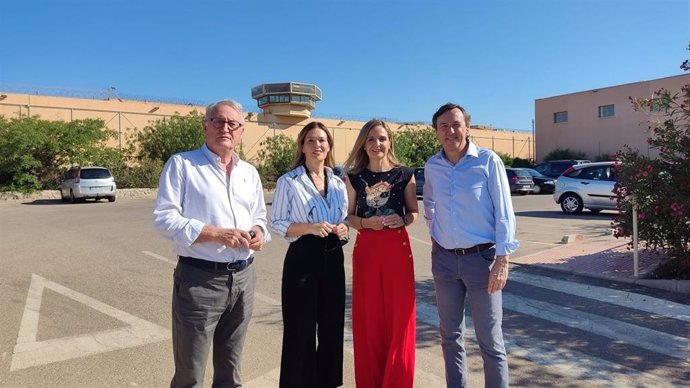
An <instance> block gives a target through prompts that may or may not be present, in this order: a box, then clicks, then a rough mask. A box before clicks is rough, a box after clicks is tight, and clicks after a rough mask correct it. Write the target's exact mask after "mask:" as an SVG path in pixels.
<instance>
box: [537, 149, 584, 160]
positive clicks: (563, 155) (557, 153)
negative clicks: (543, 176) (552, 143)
mask: <svg viewBox="0 0 690 388" xmlns="http://www.w3.org/2000/svg"><path fill="white" fill-rule="evenodd" d="M562 159H587V155H586V154H585V153H584V152H582V151H574V150H571V149H570V148H565V149H563V148H556V149H554V150H553V151H551V152H549V153H548V154H546V156H544V161H545V162H546V161H548V160H562Z"/></svg>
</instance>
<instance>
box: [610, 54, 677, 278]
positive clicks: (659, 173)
mask: <svg viewBox="0 0 690 388" xmlns="http://www.w3.org/2000/svg"><path fill="white" fill-rule="evenodd" d="M688 49H689V50H690V47H688ZM683 66H685V68H684V70H686V71H687V70H689V69H690V66H689V65H688V61H686V62H684V64H683V65H682V66H681V67H683ZM632 103H633V107H634V108H635V109H636V110H643V111H644V110H651V109H654V110H656V111H657V113H658V111H659V108H660V107H661V108H662V109H663V111H665V115H664V116H663V118H662V119H661V120H658V121H651V122H650V126H649V129H650V133H651V136H650V137H649V139H648V143H649V144H650V146H651V147H652V148H655V149H658V150H659V157H658V158H656V159H650V158H648V157H647V156H645V155H643V154H640V153H639V152H638V151H637V150H633V149H631V148H630V147H628V146H625V148H624V150H621V151H619V152H618V153H617V159H618V161H620V162H621V163H620V165H619V166H618V168H617V170H618V174H617V182H616V186H615V189H614V192H615V194H616V197H617V203H618V208H619V210H620V213H619V215H618V217H616V219H615V220H614V222H613V224H612V226H613V227H614V228H615V232H614V235H615V236H616V237H630V236H631V235H632V223H633V218H632V214H633V211H632V210H633V206H637V214H638V216H637V218H638V219H637V221H638V235H639V238H640V240H641V241H642V242H643V244H644V245H645V246H646V247H648V248H651V249H654V250H660V251H664V252H666V254H667V255H668V257H669V258H670V260H669V261H668V262H667V263H666V264H665V265H664V266H663V267H662V270H661V271H662V272H665V275H664V276H667V277H676V278H685V279H690V85H685V86H683V87H682V88H681V92H680V93H676V94H671V92H670V91H668V90H663V89H662V90H659V91H658V92H656V93H654V95H653V97H652V98H651V99H646V98H641V99H632ZM630 244H632V241H631V242H630ZM658 274H660V272H658Z"/></svg>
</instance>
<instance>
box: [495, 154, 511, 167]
mask: <svg viewBox="0 0 690 388" xmlns="http://www.w3.org/2000/svg"><path fill="white" fill-rule="evenodd" d="M496 154H497V155H498V156H499V157H500V158H501V160H502V161H503V164H504V165H505V166H506V167H512V166H513V157H512V156H510V155H509V154H506V153H503V152H496Z"/></svg>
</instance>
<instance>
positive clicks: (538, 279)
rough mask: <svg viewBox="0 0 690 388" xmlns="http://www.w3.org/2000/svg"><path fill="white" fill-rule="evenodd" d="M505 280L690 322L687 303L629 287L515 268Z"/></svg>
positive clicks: (689, 307) (689, 311)
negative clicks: (563, 277)
mask: <svg viewBox="0 0 690 388" xmlns="http://www.w3.org/2000/svg"><path fill="white" fill-rule="evenodd" d="M508 281H516V282H519V283H524V284H528V285H531V286H535V287H541V288H546V289H548V290H553V291H559V292H564V293H566V294H570V295H576V296H581V297H585V298H588V299H594V300H598V301H600V302H606V303H611V304H615V305H617V306H623V307H627V308H631V309H635V310H640V311H646V312H648V313H652V314H658V315H663V316H666V317H669V318H673V319H677V320H680V321H685V322H690V306H686V305H684V304H680V303H675V302H671V301H669V300H664V299H659V298H654V297H652V296H648V295H642V294H636V293H633V292H628V291H619V290H612V289H610V288H606V287H597V286H591V285H588V284H581V283H575V282H569V281H565V280H557V279H552V278H549V277H544V276H537V275H531V274H527V273H522V272H518V271H513V272H511V273H510V276H509V278H508Z"/></svg>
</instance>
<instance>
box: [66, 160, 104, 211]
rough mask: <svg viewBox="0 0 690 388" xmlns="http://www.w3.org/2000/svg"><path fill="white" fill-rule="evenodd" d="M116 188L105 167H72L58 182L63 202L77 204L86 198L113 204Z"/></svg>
mask: <svg viewBox="0 0 690 388" xmlns="http://www.w3.org/2000/svg"><path fill="white" fill-rule="evenodd" d="M116 197H117V186H116V185H115V179H114V178H113V174H111V173H110V170H108V169H107V168H105V167H72V168H70V169H69V170H68V171H67V172H66V173H65V175H63V177H62V180H61V181H60V198H61V199H62V201H63V202H67V201H71V202H73V203H74V202H77V201H79V200H84V199H86V198H94V199H95V200H96V201H98V200H99V199H101V198H108V201H110V202H115V198H116Z"/></svg>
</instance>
